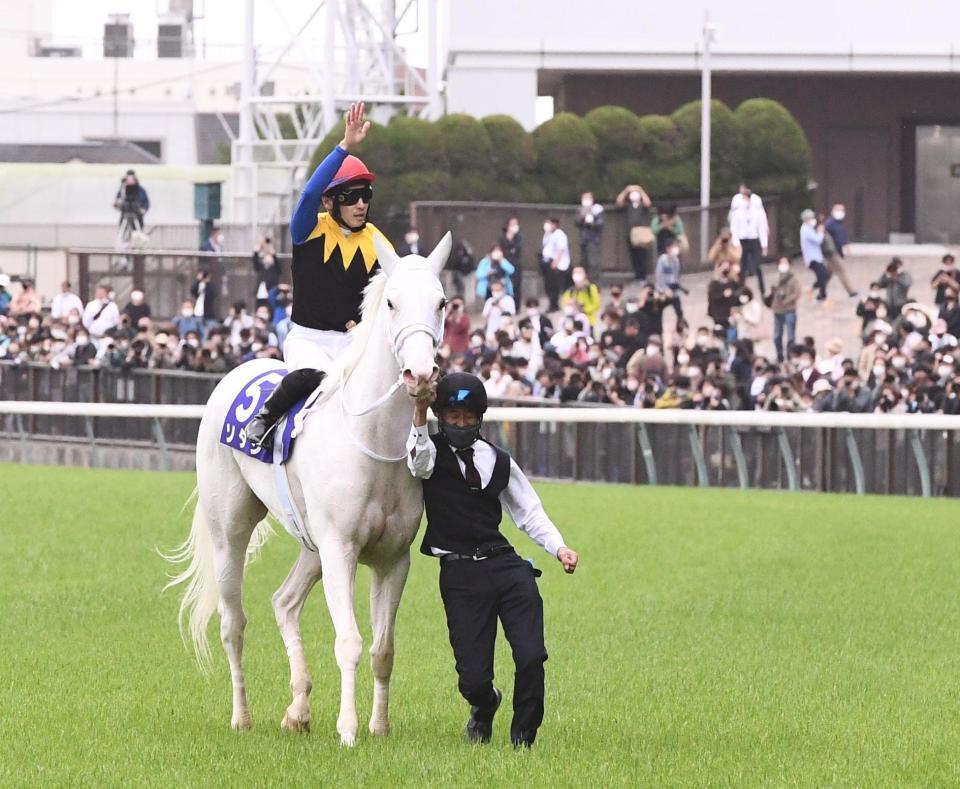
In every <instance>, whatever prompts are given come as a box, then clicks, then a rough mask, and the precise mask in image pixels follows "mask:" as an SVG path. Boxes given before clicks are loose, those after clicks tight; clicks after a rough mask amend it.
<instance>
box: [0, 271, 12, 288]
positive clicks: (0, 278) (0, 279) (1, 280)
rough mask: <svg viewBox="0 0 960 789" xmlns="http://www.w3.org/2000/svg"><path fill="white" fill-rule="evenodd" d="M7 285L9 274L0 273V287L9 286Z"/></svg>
mask: <svg viewBox="0 0 960 789" xmlns="http://www.w3.org/2000/svg"><path fill="white" fill-rule="evenodd" d="M9 287H10V275H9V274H0V288H9Z"/></svg>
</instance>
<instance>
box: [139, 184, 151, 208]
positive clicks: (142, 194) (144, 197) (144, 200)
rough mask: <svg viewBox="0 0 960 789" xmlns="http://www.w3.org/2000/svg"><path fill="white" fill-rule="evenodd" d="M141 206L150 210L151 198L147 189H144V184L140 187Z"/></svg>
mask: <svg viewBox="0 0 960 789" xmlns="http://www.w3.org/2000/svg"><path fill="white" fill-rule="evenodd" d="M140 207H141V208H142V209H143V210H144V211H149V210H150V198H149V197H147V190H146V189H144V188H143V187H142V186H141V187H140Z"/></svg>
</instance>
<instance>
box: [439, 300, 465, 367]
mask: <svg viewBox="0 0 960 789" xmlns="http://www.w3.org/2000/svg"><path fill="white" fill-rule="evenodd" d="M443 343H444V345H446V346H447V347H448V348H449V349H450V353H452V354H457V353H466V352H467V348H469V347H470V316H469V315H467V309H466V305H465V304H464V303H463V296H454V297H453V298H452V299H450V306H449V307H447V314H446V317H445V318H444V319H443Z"/></svg>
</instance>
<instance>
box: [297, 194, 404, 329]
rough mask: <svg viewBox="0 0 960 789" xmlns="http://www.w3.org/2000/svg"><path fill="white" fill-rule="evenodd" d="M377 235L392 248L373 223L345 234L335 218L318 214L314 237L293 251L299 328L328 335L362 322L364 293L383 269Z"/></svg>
mask: <svg viewBox="0 0 960 789" xmlns="http://www.w3.org/2000/svg"><path fill="white" fill-rule="evenodd" d="M374 233H377V234H379V235H380V238H381V240H383V241H385V242H386V243H387V245H388V246H390V242H389V241H388V240H387V238H386V236H384V235H383V233H381V232H380V231H379V230H378V229H377V228H376V227H374V226H373V225H372V224H371V223H370V222H367V224H366V225H365V226H364V228H363V230H358V231H356V232H353V233H345V232H344V231H343V228H341V227H340V225H338V224H337V222H336V220H334V218H333V217H332V216H330V214H328V213H326V212H323V213H320V214H318V215H317V225H316V227H314V229H313V232H312V233H311V234H310V235H309V236H308V238H307V240H306V241H305V242H304V243H302V244H296V245H294V247H293V315H292V316H291V317H292V319H293V322H294V323H296V324H298V325H299V326H305V327H307V328H308V329H320V330H323V331H346V328H347V323H349V322H350V321H354V322H357V323H359V321H360V305H361V303H362V302H363V289H364V288H365V287H366V286H367V283H368V282H369V281H370V279H371V277H372V276H373V275H374V274H376V272H377V270H378V267H379V264H378V263H377V253H376V250H375V249H374V247H373V235H374ZM392 248H393V247H392V246H391V249H392Z"/></svg>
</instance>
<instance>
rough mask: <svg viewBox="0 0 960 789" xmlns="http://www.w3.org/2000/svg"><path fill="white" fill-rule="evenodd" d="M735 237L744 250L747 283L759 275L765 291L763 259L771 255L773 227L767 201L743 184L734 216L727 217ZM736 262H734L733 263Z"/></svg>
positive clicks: (732, 204)
mask: <svg viewBox="0 0 960 789" xmlns="http://www.w3.org/2000/svg"><path fill="white" fill-rule="evenodd" d="M727 224H728V225H729V226H730V232H731V235H732V237H733V238H734V239H735V240H736V242H737V244H738V245H739V247H740V249H741V250H742V253H743V255H742V258H741V261H740V262H741V265H742V267H743V275H744V279H748V278H749V277H750V276H751V275H756V277H757V284H758V285H759V286H760V289H759V292H760V293H763V292H764V290H765V289H764V287H763V269H762V267H761V266H762V263H763V258H764V257H765V256H766V254H767V243H768V240H769V239H768V236H769V226H768V222H767V211H766V209H765V208H764V207H763V200H761V199H760V196H759V195H756V194H754V193H753V190H752V189H751V188H750V187H749V186H748V185H747V184H740V190H739V191H738V192H737V194H735V195H734V196H733V198H732V199H731V200H730V213H729V214H728V216H727ZM731 262H733V261H731Z"/></svg>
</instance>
